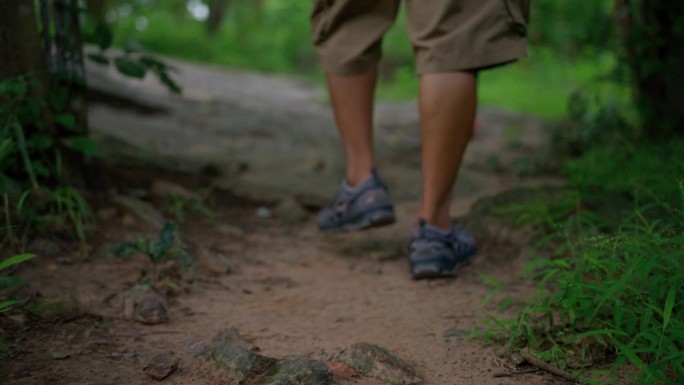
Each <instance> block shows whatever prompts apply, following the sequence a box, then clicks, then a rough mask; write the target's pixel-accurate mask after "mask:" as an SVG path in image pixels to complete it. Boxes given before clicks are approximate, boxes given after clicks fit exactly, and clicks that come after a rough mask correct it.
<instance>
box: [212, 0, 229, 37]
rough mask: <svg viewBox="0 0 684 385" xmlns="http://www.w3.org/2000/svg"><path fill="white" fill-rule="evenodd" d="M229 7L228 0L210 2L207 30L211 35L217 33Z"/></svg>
mask: <svg viewBox="0 0 684 385" xmlns="http://www.w3.org/2000/svg"><path fill="white" fill-rule="evenodd" d="M227 8H228V0H213V1H211V2H210V3H209V18H208V19H207V32H209V34H210V35H216V32H218V30H219V27H221V23H222V22H223V17H224V16H225V14H226V9H227Z"/></svg>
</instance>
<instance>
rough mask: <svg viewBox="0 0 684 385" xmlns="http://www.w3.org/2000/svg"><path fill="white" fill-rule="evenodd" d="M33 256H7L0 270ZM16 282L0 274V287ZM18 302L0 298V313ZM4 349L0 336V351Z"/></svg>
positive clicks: (0, 265)
mask: <svg viewBox="0 0 684 385" xmlns="http://www.w3.org/2000/svg"><path fill="white" fill-rule="evenodd" d="M35 257H36V255H35V254H18V255H15V256H13V257H9V258H7V259H5V260H3V261H1V262H0V272H2V271H3V270H5V269H8V268H9V267H11V266H14V265H18V264H20V263H22V262H25V261H28V260H30V259H33V258H35ZM16 284H18V281H17V280H10V279H9V277H7V276H5V275H0V289H2V288H7V287H10V286H13V285H16ZM18 303H19V302H18V301H14V300H11V299H4V300H0V313H4V312H6V311H8V310H11V309H12V308H13V307H14V305H16V304H18ZM6 349H7V347H6V346H5V342H4V341H3V340H2V338H0V351H4V350H6Z"/></svg>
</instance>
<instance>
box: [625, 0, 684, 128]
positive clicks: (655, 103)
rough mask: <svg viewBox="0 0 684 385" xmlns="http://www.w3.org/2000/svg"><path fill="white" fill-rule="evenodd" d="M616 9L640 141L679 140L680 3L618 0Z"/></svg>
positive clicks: (683, 25) (683, 90) (682, 119)
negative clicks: (638, 119)
mask: <svg viewBox="0 0 684 385" xmlns="http://www.w3.org/2000/svg"><path fill="white" fill-rule="evenodd" d="M618 7H619V11H620V12H619V13H618V14H619V15H622V19H621V20H620V25H621V27H622V30H623V37H624V38H625V43H626V52H627V55H626V56H627V57H626V59H627V62H628V66H629V69H630V72H631V79H632V88H633V90H634V96H635V100H636V102H637V106H638V108H639V110H640V113H641V116H642V119H643V126H644V133H645V135H646V136H647V137H649V138H651V139H668V138H669V137H671V136H673V135H684V108H682V105H684V71H683V70H682V68H684V2H683V1H681V0H620V1H619V2H618Z"/></svg>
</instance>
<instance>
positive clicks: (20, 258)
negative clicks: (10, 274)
mask: <svg viewBox="0 0 684 385" xmlns="http://www.w3.org/2000/svg"><path fill="white" fill-rule="evenodd" d="M35 257H36V255H35V254H30V253H25V254H19V255H15V256H13V257H9V258H7V259H5V260H4V261H2V262H0V270H4V269H6V268H8V267H10V266H13V265H16V264H18V263H22V262H25V261H28V260H29V259H33V258H35Z"/></svg>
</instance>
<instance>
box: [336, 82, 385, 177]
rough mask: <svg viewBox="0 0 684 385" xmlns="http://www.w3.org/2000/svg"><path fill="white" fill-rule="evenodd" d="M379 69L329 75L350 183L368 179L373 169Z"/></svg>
mask: <svg viewBox="0 0 684 385" xmlns="http://www.w3.org/2000/svg"><path fill="white" fill-rule="evenodd" d="M375 80H376V72H375V71H372V72H369V73H366V74H361V75H354V76H337V75H331V74H328V89H329V91H330V99H331V101H332V107H333V112H334V114H335V122H336V123H337V128H338V130H339V132H340V136H341V138H342V145H343V147H344V154H345V157H346V178H347V183H349V185H350V186H355V185H356V184H358V183H359V182H362V181H363V180H364V179H366V178H367V177H368V176H369V175H370V174H371V170H372V169H373V164H374V156H373V97H374V94H375Z"/></svg>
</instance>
